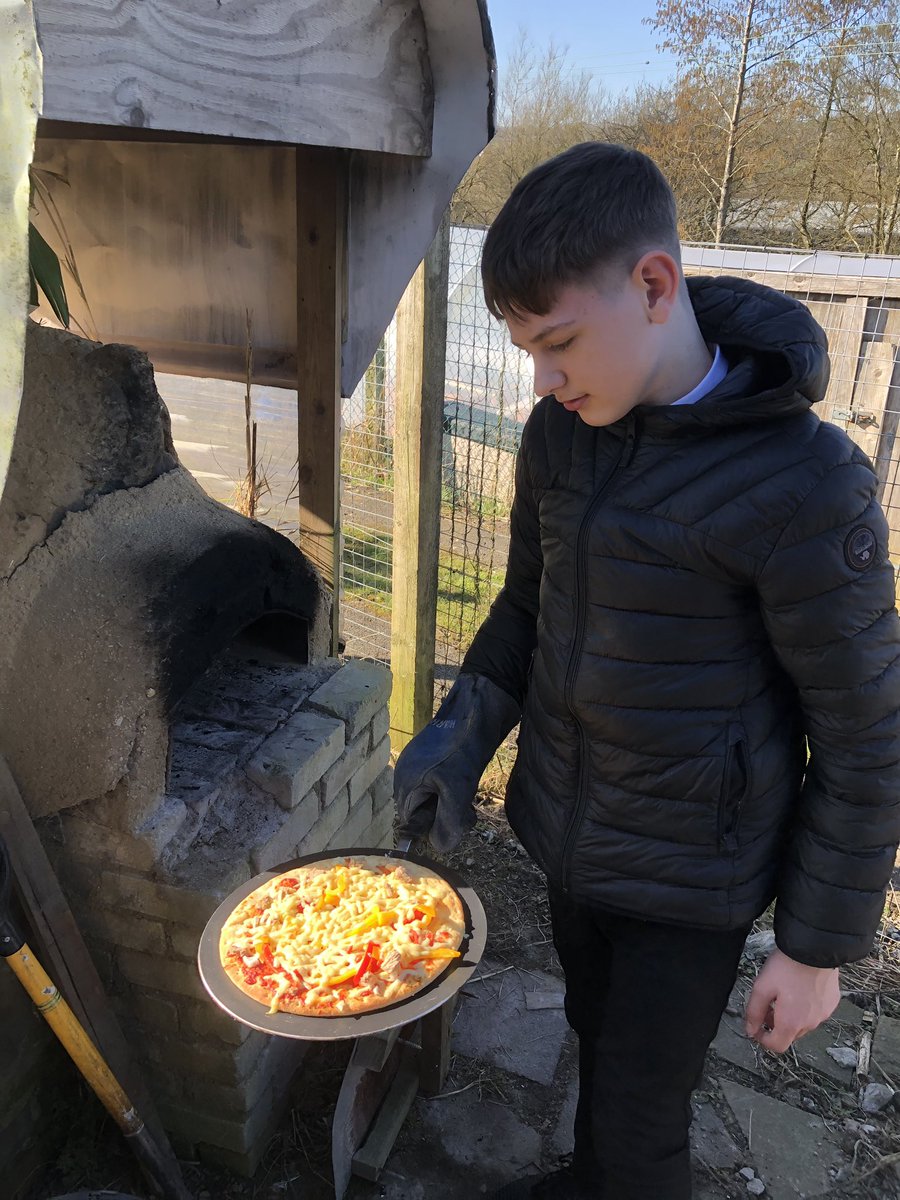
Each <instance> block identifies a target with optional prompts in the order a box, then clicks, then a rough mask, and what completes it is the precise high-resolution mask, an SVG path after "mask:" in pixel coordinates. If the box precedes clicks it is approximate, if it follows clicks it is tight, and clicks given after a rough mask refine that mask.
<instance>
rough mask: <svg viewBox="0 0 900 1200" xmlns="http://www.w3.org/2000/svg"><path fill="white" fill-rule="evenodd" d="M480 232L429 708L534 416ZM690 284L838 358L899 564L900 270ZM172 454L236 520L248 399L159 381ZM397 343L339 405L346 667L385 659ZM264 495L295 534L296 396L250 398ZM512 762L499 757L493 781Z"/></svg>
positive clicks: (848, 265)
mask: <svg viewBox="0 0 900 1200" xmlns="http://www.w3.org/2000/svg"><path fill="white" fill-rule="evenodd" d="M484 233H485V231H484V230H483V229H477V228H465V227H454V228H453V229H452V230H451V236H450V267H449V286H448V296H447V347H446V384H445V393H444V396H445V398H444V432H443V455H442V466H441V481H442V506H441V537H440V554H439V562H438V608H437V630H436V633H437V637H436V663H435V677H436V687H435V692H436V696H435V702H436V703H437V702H438V701H439V700H440V698H441V696H442V695H443V694H444V693H445V692H446V690H447V689H448V687H449V686H450V684H451V683H452V681H453V679H455V677H456V675H457V673H458V670H459V665H460V663H461V662H462V659H463V656H464V654H465V651H466V649H467V647H468V645H469V643H470V642H471V640H472V637H473V636H474V634H475V631H476V630H477V628H478V626H479V625H480V623H481V621H482V620H483V618H484V616H485V614H486V613H487V611H488V608H489V607H490V604H491V602H492V600H493V598H494V597H495V595H496V594H497V592H498V590H499V589H500V587H501V586H502V583H503V577H504V572H505V565H506V557H507V551H508V546H509V513H510V505H511V502H512V491H513V474H514V464H515V455H516V451H517V449H518V445H519V441H520V439H521V435H522V429H523V427H524V424H525V421H526V419H527V417H528V414H529V412H530V411H531V408H532V405H533V403H534V395H533V392H532V388H531V371H530V366H529V363H528V360H527V358H526V356H525V355H524V354H522V353H521V351H519V350H517V349H516V348H515V347H514V346H513V345H512V343H511V342H510V340H509V337H508V335H507V332H506V327H505V325H504V324H503V323H502V322H498V321H495V320H494V319H493V317H491V316H490V314H489V313H488V311H487V309H486V307H485V305H484V300H483V298H482V294H481V282H480V270H479V265H480V258H481V247H482V244H483V241H484ZM683 262H684V268H685V272H686V273H687V274H688V275H695V274H703V275H723V274H725V275H736V276H739V277H742V278H747V279H753V280H756V281H757V282H760V283H764V284H768V285H770V286H772V287H775V288H777V289H778V290H780V291H783V292H785V293H787V294H788V295H791V296H793V297H795V298H797V299H799V300H801V301H802V302H803V303H804V304H806V305H808V307H809V308H810V310H811V311H812V313H813V315H814V316H815V317H816V319H817V320H818V321H819V323H820V324H821V325H822V326H823V328H824V329H825V332H826V333H827V335H828V340H829V344H830V348H831V362H832V372H831V380H830V383H829V387H828V393H827V396H826V398H825V400H824V401H823V403H821V404H820V405H819V406H818V410H819V414H820V416H821V417H822V418H823V419H825V420H829V421H833V422H834V423H835V424H837V425H839V426H840V427H841V428H843V429H845V430H846V432H847V433H848V435H849V436H850V437H851V438H853V440H854V441H856V442H857V443H858V444H859V445H860V446H861V448H862V449H863V450H864V451H865V453H866V454H867V455H868V456H869V458H870V459H871V460H872V462H873V463H874V465H875V469H876V471H877V473H878V477H879V480H880V490H879V495H880V499H881V502H882V505H883V506H884V509H885V511H886V513H887V517H888V522H889V524H890V527H891V547H890V549H891V554H892V556H893V557H894V558H895V560H900V439H898V436H897V435H898V427H900V259H898V258H887V257H878V256H865V255H853V254H837V253H831V252H827V253H826V252H817V253H814V254H809V253H805V252H800V251H796V250H777V249H761V248H753V247H724V248H722V247H713V246H701V245H685V246H684V247H683ZM157 382H158V385H159V388H160V392H161V393H162V395H163V397H164V399H165V400H166V402H167V404H168V407H169V409H170V411H171V414H172V425H173V435H174V438H175V445H176V449H177V450H178V452H179V455H180V457H181V459H182V461H183V462H184V464H185V466H187V467H188V468H189V469H190V470H191V471H193V472H194V474H195V475H196V476H197V477H198V479H199V481H200V482H201V483H202V484H203V485H204V486H205V487H206V489H207V490H208V491H209V492H210V493H211V494H213V495H214V496H215V497H216V499H220V500H222V501H223V502H225V503H231V504H234V505H237V496H238V490H236V485H237V482H238V481H239V480H240V478H241V476H242V475H243V473H244V469H245V453H244V413H245V397H244V388H243V386H242V385H240V384H228V383H222V382H220V381H216V380H184V379H181V378H180V377H177V376H167V375H162V374H161V375H158V376H157ZM395 385H396V330H395V327H394V325H393V324H392V325H391V326H390V328H389V329H388V330H387V332H386V334H385V337H384V339H383V341H382V343H381V345H380V346H379V348H378V351H377V352H376V355H375V357H374V359H373V361H372V363H371V365H370V367H369V369H368V370H367V372H366V374H365V376H364V378H363V380H362V381H361V383H360V385H359V387H358V388H357V389H356V391H355V392H354V394H353V396H351V397H350V398H349V399H348V400H345V401H344V406H343V436H342V444H341V484H342V534H343V547H342V567H341V591H342V613H343V616H342V625H341V636H342V639H343V642H344V644H345V648H346V652H347V653H348V654H351V655H354V656H359V657H367V658H375V659H379V660H381V661H383V662H389V660H390V643H391V637H390V633H391V575H392V546H393V519H394V511H393V508H394V506H393V478H394V392H395ZM252 407H253V419H254V420H256V421H257V422H258V425H259V447H260V468H261V472H262V477H263V481H264V486H263V488H262V494H261V496H260V509H259V512H258V515H259V517H260V519H262V520H265V521H267V522H268V523H269V524H271V525H273V526H274V527H275V528H277V529H279V530H281V532H283V533H286V534H287V535H288V536H291V535H292V534H293V533H295V532H296V516H295V513H296V445H297V441H296V438H297V418H296V397H295V393H293V392H292V391H287V390H284V389H277V388H267V387H256V386H254V388H253V389H252ZM508 761H509V755H504V756H501V760H500V762H501V773H502V770H504V769H505V764H506V763H508Z"/></svg>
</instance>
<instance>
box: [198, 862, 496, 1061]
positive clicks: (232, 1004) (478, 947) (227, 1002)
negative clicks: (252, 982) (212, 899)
mask: <svg viewBox="0 0 900 1200" xmlns="http://www.w3.org/2000/svg"><path fill="white" fill-rule="evenodd" d="M361 854H365V855H372V856H376V857H378V858H385V859H394V860H395V861H398V862H403V861H406V860H408V861H410V862H414V863H418V865H419V866H422V867H427V868H428V869H429V870H430V871H433V872H434V874H435V875H439V876H440V877H441V878H442V879H445V880H446V881H447V883H449V884H450V885H451V887H453V888H455V889H456V892H457V895H458V896H459V898H460V900H461V901H462V906H463V913H464V916H465V924H466V931H465V934H464V936H463V940H462V942H461V944H460V950H461V951H462V956H461V957H460V958H457V959H453V960H452V961H451V963H450V965H449V967H447V969H446V970H445V971H443V972H442V973H441V974H440V975H438V976H437V977H436V978H435V979H433V980H432V981H431V983H429V984H428V985H427V986H426V987H424V988H422V990H421V991H419V992H416V993H415V994H414V995H412V996H409V997H407V998H406V999H404V1000H399V1001H397V1003H396V1004H390V1005H387V1006H386V1007H385V1008H378V1009H375V1010H374V1011H373V1012H367V1013H359V1014H357V1015H354V1016H335V1017H330V1016H323V1017H305V1016H298V1015H296V1014H295V1013H283V1012H279V1013H271V1014H270V1013H267V1012H266V1009H265V1007H264V1005H262V1004H260V1002H259V1001H258V1000H253V999H252V998H251V997H250V996H247V995H245V994H244V993H243V992H242V991H241V990H240V988H239V987H237V986H236V985H235V984H234V983H232V982H231V980H230V979H229V978H228V976H227V975H226V973H225V970H224V968H223V967H222V963H221V961H220V959H219V939H220V937H221V934H222V927H223V926H224V924H225V922H226V921H227V919H228V917H229V916H230V915H231V913H232V912H233V911H234V909H235V907H236V906H237V905H238V904H239V903H240V902H241V900H243V899H244V898H245V897H247V896H249V895H250V893H251V892H253V891H255V890H256V889H257V888H258V887H261V886H262V885H263V884H264V883H267V882H268V880H270V879H273V878H274V877H275V876H276V875H282V874H284V872H285V871H293V870H295V869H296V868H297V867H307V866H312V865H314V864H316V863H318V862H322V861H324V860H327V859H333V858H345V857H346V858H352V857H353V856H354V855H361ZM486 940H487V918H486V917H485V915H484V909H483V907H482V905H481V901H480V900H479V899H478V896H477V895H476V894H475V891H474V890H473V888H471V887H470V886H469V884H467V883H466V881H465V880H464V879H463V878H462V877H461V876H459V875H458V874H457V873H456V872H455V871H452V870H451V869H450V868H449V867H445V866H443V865H442V864H437V863H434V862H432V861H431V860H430V859H428V858H422V857H420V856H419V855H417V854H402V853H400V851H398V850H385V849H384V848H383V847H375V848H372V847H354V848H353V849H349V850H339V851H331V852H329V853H328V854H307V855H305V856H304V857H303V858H294V859H291V860H290V862H286V863H281V864H280V865H279V866H277V867H272V868H271V870H269V871H263V872H262V873H261V874H260V875H256V876H255V877H254V878H253V879H250V880H248V881H247V882H246V883H244V884H241V886H240V887H239V888H237V889H236V890H235V891H233V892H232V893H231V895H230V896H228V897H227V898H226V899H225V900H223V901H222V903H221V904H220V905H219V907H218V908H217V909H216V911H215V912H214V913H213V915H212V916H211V917H210V919H209V921H208V923H207V925H206V928H205V929H204V931H203V935H202V937H201V938H200V947H199V950H198V952H197V964H198V966H199V968H200V978H201V979H202V980H203V985H204V987H205V988H206V990H207V991H208V992H209V994H210V996H211V997H212V998H213V1000H214V1001H215V1002H216V1004H218V1006H219V1007H220V1008H222V1009H224V1010H225V1012H227V1013H228V1014H229V1016H232V1017H234V1019H235V1020H236V1021H240V1022H241V1023H242V1024H244V1025H249V1026H250V1027H251V1028H252V1029H258V1030H260V1031H261V1032H262V1033H272V1034H275V1035H276V1036H277V1037H290V1038H300V1039H301V1040H303V1041H326V1042H334V1041H339V1040H341V1039H343V1038H358V1037H365V1036H366V1035H367V1034H370V1033H382V1032H383V1031H384V1030H386V1029H393V1028H394V1026H395V1025H406V1024H408V1023H409V1022H410V1021H415V1020H417V1019H418V1018H419V1017H423V1016H425V1014H426V1013H430V1012H433V1011H434V1010H435V1009H436V1008H440V1007H441V1005H442V1004H444V1003H445V1002H446V1001H447V1000H449V999H450V997H451V996H452V995H453V994H454V993H455V992H457V991H458V990H459V989H460V988H461V987H462V986H463V984H464V983H466V981H467V980H468V979H469V978H470V976H471V975H472V973H473V971H474V970H475V968H476V967H477V966H478V963H479V962H480V961H481V956H482V954H483V953H484V946H485V942H486Z"/></svg>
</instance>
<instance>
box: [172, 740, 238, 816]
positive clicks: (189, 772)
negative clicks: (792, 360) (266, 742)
mask: <svg viewBox="0 0 900 1200" xmlns="http://www.w3.org/2000/svg"><path fill="white" fill-rule="evenodd" d="M237 763H238V756H237V754H235V753H234V751H233V750H222V749H219V750H213V749H210V748H209V747H208V746H195V745H192V744H190V743H189V742H184V741H173V742H172V750H171V756H170V759H169V770H168V774H167V779H168V782H167V787H166V790H167V791H168V792H169V794H170V795H172V796H177V797H178V798H179V799H180V800H183V801H184V802H185V804H189V805H190V806H191V807H192V808H195V809H205V808H206V807H208V806H209V803H210V800H212V799H213V798H214V797H215V796H217V795H218V793H219V789H220V788H221V787H222V785H223V784H224V783H225V782H226V781H227V779H228V776H229V775H231V774H232V773H233V772H234V769H235V768H236V767H237Z"/></svg>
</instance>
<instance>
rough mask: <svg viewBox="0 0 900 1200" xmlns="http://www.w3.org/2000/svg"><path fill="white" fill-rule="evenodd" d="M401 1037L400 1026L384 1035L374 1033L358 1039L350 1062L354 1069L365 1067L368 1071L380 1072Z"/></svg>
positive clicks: (388, 1030) (387, 1030)
mask: <svg viewBox="0 0 900 1200" xmlns="http://www.w3.org/2000/svg"><path fill="white" fill-rule="evenodd" d="M399 1036H400V1026H399V1025H395V1026H394V1028H393V1029H386V1030H385V1031H384V1033H372V1034H369V1036H368V1037H361V1038H357V1039H356V1042H355V1043H354V1046H353V1055H352V1057H351V1059H350V1062H351V1063H352V1064H353V1066H354V1067H365V1068H366V1070H368V1071H380V1070H381V1069H382V1067H383V1066H384V1064H385V1063H386V1062H387V1060H388V1059H389V1058H390V1056H391V1051H392V1050H393V1049H394V1045H395V1043H396V1041H397V1038H398V1037H399Z"/></svg>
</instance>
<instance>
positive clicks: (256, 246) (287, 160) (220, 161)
mask: <svg viewBox="0 0 900 1200" xmlns="http://www.w3.org/2000/svg"><path fill="white" fill-rule="evenodd" d="M295 159H296V151H295V149H294V148H293V147H279V146H229V145H170V144H154V145H137V144H134V143H128V142H102V141H65V140H43V141H42V140H40V139H39V140H38V143H37V146H36V149H35V174H36V178H37V180H38V186H37V189H36V192H35V214H34V221H35V224H36V226H37V227H38V228H39V229H40V231H41V233H42V234H43V235H44V236H45V237H46V238H47V240H48V242H50V244H51V245H52V246H53V248H54V250H56V252H57V253H58V254H59V255H60V258H61V260H62V261H65V260H66V258H67V255H68V253H69V251H70V252H71V257H72V258H73V259H74V262H75V265H76V267H77V271H78V275H79V278H80V280H81V283H82V286H83V290H84V297H86V299H85V298H84V297H83V296H82V295H81V294H80V292H79V289H78V287H77V286H76V285H75V283H74V281H73V280H72V278H71V277H70V276H69V275H67V279H66V282H67V295H68V299H69V306H70V309H71V312H72V317H73V331H75V332H79V331H84V332H85V334H86V335H87V336H89V337H92V338H97V339H98V340H99V341H104V342H125V343H127V344H131V345H137V346H139V347H140V348H141V349H143V350H145V351H146V352H147V353H148V354H149V356H150V359H151V361H152V362H153V365H154V367H155V368H156V369H157V370H162V371H172V372H175V373H176V374H179V375H202V376H205V377H210V376H214V377H218V378H232V379H234V380H237V381H241V382H243V380H244V378H245V374H246V366H245V359H246V344H247V310H248V309H249V311H250V314H251V318H252V322H253V340H254V343H255V351H254V356H253V363H254V382H257V383H267V384H270V385H272V384H274V385H280V386H287V387H289V388H291V389H292V390H293V388H294V387H296V340H297V328H296V291H297V278H296V271H295V269H294V262H295V258H296V216H295V213H296V179H295ZM48 195H49V200H48V199H47V196H48ZM63 234H64V236H63ZM38 312H39V315H42V316H47V315H48V313H47V312H46V310H45V309H44V308H40V309H39V310H38Z"/></svg>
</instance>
